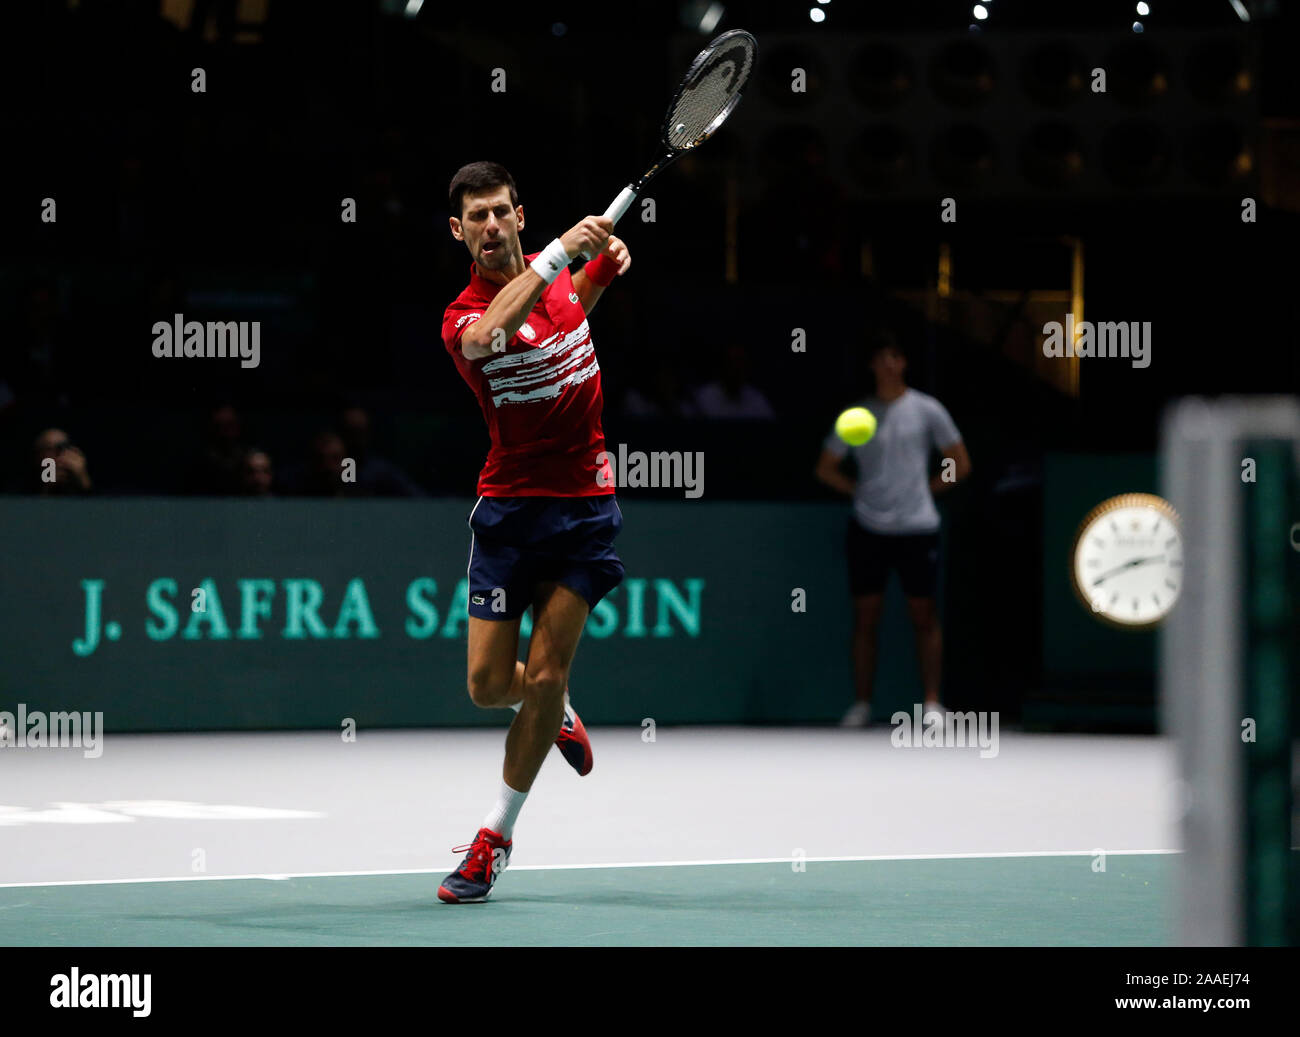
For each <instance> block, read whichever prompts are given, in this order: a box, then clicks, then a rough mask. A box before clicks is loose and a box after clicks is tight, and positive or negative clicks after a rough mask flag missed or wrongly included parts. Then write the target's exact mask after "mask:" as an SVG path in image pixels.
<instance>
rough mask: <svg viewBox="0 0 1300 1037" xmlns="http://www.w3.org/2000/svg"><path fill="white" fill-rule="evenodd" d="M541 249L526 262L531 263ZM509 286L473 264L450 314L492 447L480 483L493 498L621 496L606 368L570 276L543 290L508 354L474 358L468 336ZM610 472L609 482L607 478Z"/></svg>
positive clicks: (452, 339) (450, 345) (464, 372)
mask: <svg viewBox="0 0 1300 1037" xmlns="http://www.w3.org/2000/svg"><path fill="white" fill-rule="evenodd" d="M536 255H537V253H536V252H534V253H532V254H531V255H527V256H525V257H524V259H525V260H526V261H528V262H529V263H531V261H532V260H533V258H534V257H535V256H536ZM500 290H501V286H500V285H498V284H496V283H494V282H492V281H489V280H487V279H486V278H484V277H481V276H479V272H478V270H477V268H476V266H475V264H473V263H471V264H470V267H469V285H468V287H466V289H465V290H464V291H463V292H461V293H460V295H458V296H457V297H456V300H455V301H454V302H453V303H452V304H451V305H450V306H448V307H447V312H446V313H445V314H444V315H443V318H442V342H443V345H444V346H446V347H447V352H449V353H450V354H451V358H452V360H453V361H455V364H456V370H458V371H459V372H460V376H461V377H462V378H464V379H465V382H466V384H467V385H469V387H470V388H471V389H472V390H473V391H474V395H475V396H477V397H478V403H479V408H480V409H481V410H482V411H483V417H484V419H485V420H486V421H487V427H488V434H489V435H490V436H491V437H492V447H491V449H490V450H489V451H488V456H487V461H486V462H485V463H484V465H483V471H482V472H480V473H479V477H478V493H479V495H480V496H483V497H596V496H602V495H606V494H611V493H613V492H614V480H613V476H612V472H611V470H610V467H609V463H608V462H605V464H604V465H603V466H602V465H601V464H600V463H599V462H598V461H597V460H596V459H597V457H598V456H599V455H600V454H601V453H602V452H603V451H604V449H605V433H604V431H603V430H602V429H601V426H600V412H601V410H602V408H603V406H604V400H603V397H602V396H601V392H600V365H599V364H598V363H596V350H595V347H594V346H593V345H592V342H591V330H590V329H589V328H588V326H587V315H586V313H585V312H584V311H583V308H582V303H580V302H579V301H578V295H577V293H576V292H575V291H574V290H573V278H572V277H570V276H569V271H568V270H561V271H560V273H559V276H557V277H556V278H555V280H554V281H552V282H551V283H550V284H549V285H547V286H546V287H545V288H544V289H543V290H542V295H541V298H539V299H538V300H537V303H536V305H534V306H533V309H532V312H530V313H529V314H528V319H527V320H525V321H524V323H523V325H521V326H520V328H519V330H518V331H517V332H516V333H515V334H514V335H513V336H512V337H511V338H510V340H509V341H508V342H507V343H506V348H505V352H503V353H493V354H491V355H489V356H485V357H480V358H478V359H477V360H469V359H466V357H465V354H464V353H462V352H461V349H460V338H461V335H463V334H464V333H465V329H466V328H468V327H469V326H470V325H471V324H473V323H474V321H476V320H478V319H479V318H480V317H482V316H483V313H484V312H485V311H486V310H487V308H488V304H489V303H491V302H492V300H493V299H494V298H495V297H496V294H497V292H499V291H500ZM602 469H603V475H602V474H601V473H602Z"/></svg>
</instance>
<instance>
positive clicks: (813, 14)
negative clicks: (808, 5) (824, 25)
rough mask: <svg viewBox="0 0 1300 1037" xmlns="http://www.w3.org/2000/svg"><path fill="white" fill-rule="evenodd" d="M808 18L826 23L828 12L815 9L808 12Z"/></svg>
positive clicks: (818, 8)
mask: <svg viewBox="0 0 1300 1037" xmlns="http://www.w3.org/2000/svg"><path fill="white" fill-rule="evenodd" d="M808 17H809V18H811V19H812V20H813V21H815V22H824V21H826V12H825V11H823V10H822V9H821V8H820V7H814V8H813V9H812V10H811V11H809V12H808Z"/></svg>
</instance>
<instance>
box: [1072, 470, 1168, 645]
mask: <svg viewBox="0 0 1300 1037" xmlns="http://www.w3.org/2000/svg"><path fill="white" fill-rule="evenodd" d="M1070 569H1071V573H1070V574H1071V576H1072V577H1073V582H1074V590H1075V593H1076V594H1078V596H1079V599H1080V600H1081V601H1082V602H1083V603H1084V604H1085V605H1086V606H1087V607H1088V608H1089V610H1090V611H1092V613H1093V614H1094V615H1096V616H1097V618H1098V619H1100V620H1102V621H1103V622H1106V623H1109V624H1112V625H1115V626H1122V627H1127V628H1130V629H1142V628H1145V627H1152V626H1155V625H1156V624H1157V623H1159V622H1160V621H1161V620H1162V619H1164V617H1165V616H1166V615H1168V614H1169V611H1170V609H1172V608H1173V607H1174V604H1175V603H1176V602H1177V601H1178V593H1179V591H1180V590H1181V588H1182V585H1183V539H1182V536H1181V534H1180V533H1179V529H1178V513H1177V512H1176V511H1174V509H1173V508H1172V507H1170V505H1169V502H1168V501H1166V500H1165V499H1164V498H1162V497H1156V496H1154V495H1153V494H1149V493H1125V494H1121V495H1120V496H1118V497H1111V498H1110V499H1109V500H1105V501H1102V502H1101V503H1100V504H1099V505H1097V507H1095V508H1093V510H1092V511H1091V512H1089V513H1088V516H1087V517H1086V518H1085V519H1084V520H1083V524H1082V525H1081V526H1080V527H1079V533H1078V535H1077V536H1076V537H1075V541H1074V553H1073V556H1072V558H1071V564H1070Z"/></svg>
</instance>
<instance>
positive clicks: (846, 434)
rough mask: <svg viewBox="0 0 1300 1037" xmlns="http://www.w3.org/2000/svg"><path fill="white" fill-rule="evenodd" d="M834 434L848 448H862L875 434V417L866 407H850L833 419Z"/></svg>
mask: <svg viewBox="0 0 1300 1037" xmlns="http://www.w3.org/2000/svg"><path fill="white" fill-rule="evenodd" d="M835 433H836V435H838V436H839V437H840V439H842V440H844V442H846V443H848V445H849V446H862V444H863V443H865V442H867V441H868V440H869V439H871V437H872V436H874V435H875V434H876V416H875V415H874V414H872V413H871V411H869V410H867V408H866V407H850V408H849V409H848V410H846V411H845V412H844V413H843V414H841V415H840V416H839V417H838V418H836V419H835Z"/></svg>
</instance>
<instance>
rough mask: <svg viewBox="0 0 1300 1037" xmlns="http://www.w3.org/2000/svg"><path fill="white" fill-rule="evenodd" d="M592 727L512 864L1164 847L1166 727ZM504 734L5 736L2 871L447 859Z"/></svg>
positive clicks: (177, 870)
mask: <svg viewBox="0 0 1300 1037" xmlns="http://www.w3.org/2000/svg"><path fill="white" fill-rule="evenodd" d="M590 735H591V739H592V744H593V746H594V750H595V769H594V770H593V771H592V773H591V774H590V775H588V776H587V777H585V778H579V777H578V776H577V774H576V773H574V772H573V771H572V770H571V769H570V768H569V767H568V765H567V764H566V763H565V762H564V760H563V759H562V758H561V757H560V755H559V753H558V752H557V751H552V753H551V755H550V756H549V757H548V759H547V762H546V764H545V766H544V767H543V768H542V773H541V775H540V776H539V778H538V780H537V782H536V784H535V785H534V786H533V790H532V793H531V795H530V797H529V799H528V802H527V803H526V804H525V806H524V810H523V813H522V814H521V816H520V819H519V822H518V824H517V826H516V828H515V849H514V855H513V858H512V861H511V864H512V867H519V866H525V865H531V866H540V865H575V864H614V863H632V862H642V863H655V862H673V861H699V860H743V859H752V858H786V857H791V856H792V855H794V854H796V853H797V852H798V851H802V852H803V854H804V855H806V856H807V857H808V858H817V857H841V856H844V857H856V856H880V855H885V856H892V855H928V854H935V855H948V854H999V853H1021V852H1024V853H1032V852H1091V851H1094V850H1105V851H1107V852H1117V851H1146V852H1150V851H1158V850H1176V849H1178V848H1179V843H1178V841H1177V840H1178V833H1177V827H1176V826H1177V821H1178V817H1177V812H1176V810H1177V803H1178V802H1179V798H1180V797H1179V796H1178V794H1177V788H1176V785H1175V782H1174V779H1175V773H1174V752H1173V748H1174V747H1173V743H1172V742H1171V741H1170V740H1169V739H1166V738H1160V737H1150V736H1099V735H1093V736H1090V735H1043V734H1020V733H1016V732H1011V731H1005V730H1004V731H1003V732H1002V733H1001V738H1000V741H999V745H998V749H999V752H998V755H997V756H995V757H991V758H981V756H980V753H979V750H978V749H976V748H960V749H940V748H928V749H921V748H915V749H904V748H895V747H893V746H892V745H891V744H890V728H888V727H874V728H870V729H866V730H839V729H835V728H741V727H686V728H672V727H660V728H659V729H658V730H657V732H656V737H655V740H654V741H653V742H646V741H643V738H642V731H641V729H640V728H639V727H638V728H633V727H616V728H594V729H591V731H590ZM504 738H505V727H504V721H503V726H502V727H501V728H499V729H491V730H484V729H476V730H420V731H365V730H362V731H360V732H358V735H357V739H356V741H355V742H350V743H348V742H344V741H343V740H342V739H341V737H340V735H339V734H337V733H332V732H294V733H255V734H183V735H180V734H177V735H116V736H113V735H109V736H108V737H107V738H106V739H105V743H104V751H103V755H102V756H100V757H99V758H98V759H87V758H85V757H84V756H83V754H82V751H81V750H79V749H58V750H51V749H44V748H13V747H10V748H4V749H0V884H2V883H40V882H51V881H66V880H103V879H144V878H169V877H194V876H197V875H207V876H210V877H211V876H222V875H267V874H270V875H279V874H303V873H322V872H324V873H332V872H357V871H386V870H394V871H426V870H431V869H432V870H435V871H438V870H450V869H451V868H452V867H454V866H455V864H456V863H457V862H458V860H459V858H460V856H462V855H458V854H453V853H452V852H451V847H452V846H453V845H460V844H463V843H468V842H469V841H470V839H472V838H473V836H474V833H475V832H476V831H477V829H478V827H479V824H480V823H481V821H482V819H483V816H484V815H485V814H486V813H487V810H488V808H489V807H490V806H491V804H492V802H493V800H494V798H495V795H496V790H497V787H498V784H499V782H500V779H501V761H502V753H503V749H504ZM234 807H238V808H260V810H261V811H263V812H265V813H266V814H267V816H264V817H252V818H250V817H247V816H246V815H247V814H248V813H249V811H241V810H232V809H229V808H234ZM215 808H222V809H215ZM256 812H257V811H252V813H256ZM283 812H294V814H292V815H290V816H285V814H284V813H283ZM204 814H207V815H215V816H207V817H204V816H202V815H204ZM230 814H234V815H236V816H235V817H233V818H232V817H229V816H225V815H230ZM195 815H199V816H195ZM240 815H244V816H240Z"/></svg>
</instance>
